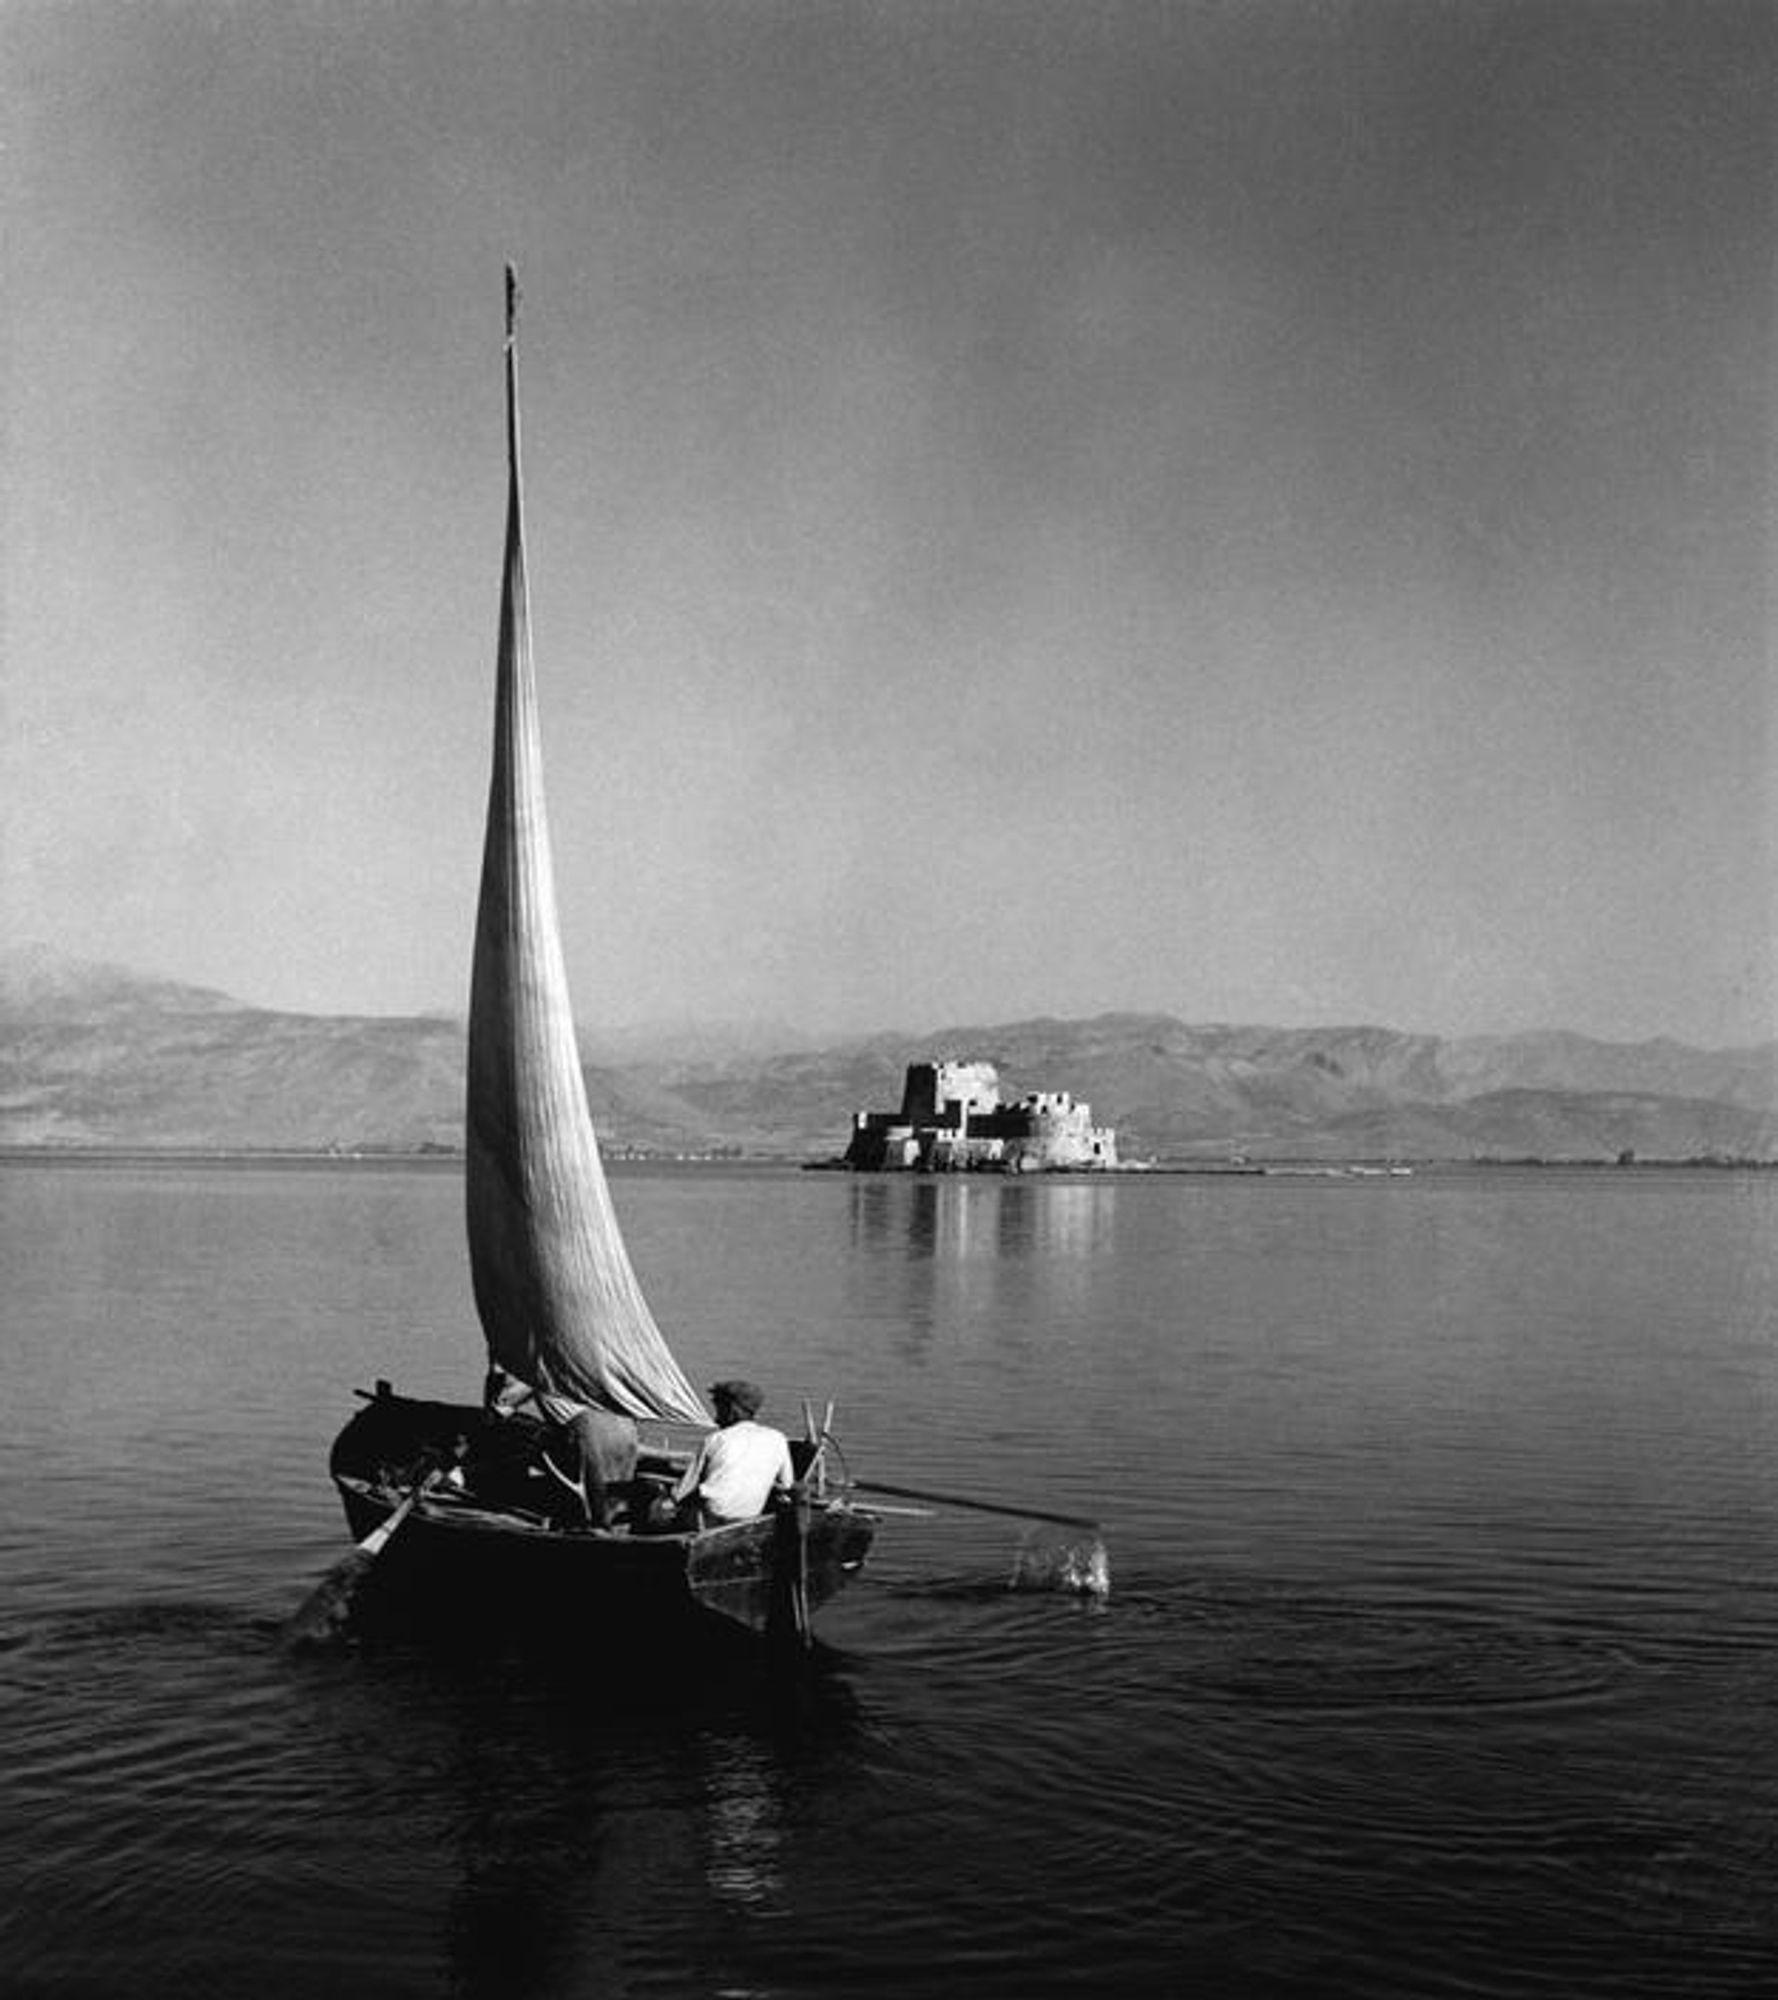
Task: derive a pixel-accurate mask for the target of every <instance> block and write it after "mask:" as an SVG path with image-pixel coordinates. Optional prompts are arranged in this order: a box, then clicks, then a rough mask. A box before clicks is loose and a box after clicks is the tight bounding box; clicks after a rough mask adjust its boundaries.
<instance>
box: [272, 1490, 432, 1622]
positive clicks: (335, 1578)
mask: <svg viewBox="0 0 1778 2000" xmlns="http://www.w3.org/2000/svg"><path fill="white" fill-rule="evenodd" d="M450 1471H451V1467H450V1466H448V1465H439V1466H434V1467H433V1469H432V1470H431V1471H430V1472H429V1473H427V1475H426V1477H425V1478H424V1479H422V1480H420V1481H418V1482H417V1483H416V1484H415V1485H413V1486H410V1487H409V1488H408V1490H407V1492H406V1493H405V1494H403V1496H402V1497H401V1499H400V1501H399V1502H398V1503H397V1504H396V1505H395V1506H394V1507H393V1508H392V1509H391V1510H390V1512H389V1513H388V1514H387V1515H386V1516H385V1517H384V1518H383V1519H382V1520H381V1521H379V1522H378V1523H377V1525H376V1526H375V1527H374V1528H372V1529H371V1531H370V1533H369V1534H368V1535H366V1536H365V1537H364V1539H363V1540H362V1541H360V1542H357V1543H355V1544H354V1545H353V1546H352V1547H351V1548H350V1549H348V1550H347V1551H346V1553H345V1554H344V1555H343V1556H341V1557H340V1559H339V1561H338V1562H336V1563H335V1564H334V1566H333V1567H332V1569H330V1570H329V1571H328V1572H327V1574H326V1575H325V1576H324V1577H323V1578H322V1579H321V1581H320V1582H319V1583H318V1584H316V1586H315V1588H314V1589H313V1590H311V1591H310V1592H309V1594H308V1596H307V1597H306V1598H304V1600H303V1602H302V1606H301V1608H300V1609H299V1610H298V1611H297V1612H296V1614H295V1616H294V1617H292V1618H291V1619H290V1621H289V1623H288V1624H286V1626H285V1627H284V1637H285V1639H286V1641H287V1642H289V1643H291V1644H293V1645H306V1644H310V1643H313V1642H314V1641H316V1640H319V1639H324V1638H326V1637H328V1636H329V1635H330V1634H331V1633H333V1632H335V1631H337V1630H338V1629H339V1627H340V1626H342V1625H343V1624H344V1623H345V1622H346V1619H347V1617H348V1616H349V1615H350V1613H351V1609H352V1600H353V1598H354V1597H356V1595H357V1593H358V1590H359V1587H360V1586H361V1585H362V1583H363V1582H364V1579H365V1577H366V1576H367V1575H369V1573H370V1567H371V1565H372V1563H374V1562H375V1561H376V1559H377V1557H378V1556H380V1555H381V1554H382V1553H383V1550H384V1549H385V1548H386V1547H387V1546H388V1542H389V1538H390V1536H392V1535H393V1534H394V1533H395V1531H396V1529H397V1528H399V1527H400V1526H401V1524H402V1522H403V1521H405V1520H406V1519H407V1517H408V1516H409V1515H410V1514H411V1513H412V1512H413V1511H414V1508H415V1507H416V1506H417V1505H418V1504H419V1503H420V1501H421V1500H423V1499H424V1498H425V1497H426V1495H427V1494H428V1493H430V1492H431V1491H432V1489H433V1487H435V1486H436V1485H437V1484H438V1483H439V1481H440V1480H441V1479H443V1478H444V1477H445V1476H446V1475H447V1474H448V1473H449V1472H450Z"/></svg>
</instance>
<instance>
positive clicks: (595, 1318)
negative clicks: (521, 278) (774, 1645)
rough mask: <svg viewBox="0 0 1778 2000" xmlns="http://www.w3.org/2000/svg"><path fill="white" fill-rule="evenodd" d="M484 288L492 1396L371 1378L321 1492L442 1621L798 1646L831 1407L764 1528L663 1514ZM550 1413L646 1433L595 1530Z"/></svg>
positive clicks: (483, 1213) (479, 1043)
mask: <svg viewBox="0 0 1778 2000" xmlns="http://www.w3.org/2000/svg"><path fill="white" fill-rule="evenodd" d="M506 286H507V292H506V348H505V375H506V458H507V501H506V544H505V559H504V570H503V579H502V587H501V601H500V623H499V642H498V647H497V654H496V672H495V709H494V741H493V767H492V774H491V778H490V782H489V787H488V807H487V827H486V836H485V842H484V847H483V855H482V874H481V892H480V900H479V904H478V908H477V917H476V931H475V947H474V964H473V971H472V975H471V981H470V1005H469V1038H468V1076H467V1092H466V1107H465V1108H466V1129H465V1172H464V1193H465V1220H466V1224H467V1230H468V1239H469V1260H470V1273H471V1279H472V1288H473V1292H474V1297H475V1304H476V1309H477V1313H478V1316H479V1318H480V1321H481V1327H482V1333H483V1336H484V1338H485V1342H486V1347H487V1359H488V1363H489V1383H490V1391H491V1389H492V1386H493V1385H494V1384H496V1383H499V1384H501V1385H503V1387H504V1390H505V1392H506V1393H505V1394H502V1395H500V1396H494V1395H492V1394H491V1393H486V1392H485V1393H484V1397H483V1401H482V1402H481V1403H480V1404H470V1403H462V1404H460V1403H450V1402H438V1401H427V1400H423V1399H417V1398H413V1397H408V1396H403V1395H399V1394H397V1393H396V1392H395V1390H394V1389H393V1388H392V1387H391V1385H390V1384H389V1383H388V1382H387V1381H379V1382H378V1383H377V1385H376V1388H375V1390H374V1392H365V1391H360V1392H359V1393H360V1396H361V1397H362V1398H363V1406H362V1407H361V1408H360V1409H359V1410H358V1411H357V1412H356V1413H355V1414H354V1415H353V1417H352V1418H351V1419H350V1421H349V1422H348V1423H347V1424H346V1426H345V1428H344V1429H343V1430H342V1431H341V1432H340V1434H339V1436H338V1438H337V1439H336V1440H335V1442H334V1446H333V1451H332V1456H331V1459H330V1462H329V1470H330V1472H331V1474H332V1477H333V1481H334V1484H335V1486H336V1487H337V1488H338V1491H339V1494H340V1498H341V1500H342V1502H343V1503H344V1507H345V1512H346V1520H347V1524H348V1526H349V1528H350V1530H351V1532H352V1534H353V1535H354V1536H355V1537H358V1538H360V1546H361V1547H365V1546H367V1545H370V1546H374V1547H376V1548H377V1549H378V1550H379V1551H380V1553H379V1555H378V1572H377V1573H378V1578H379V1587H380V1588H386V1589H389V1590H396V1591H401V1592H403V1593H405V1594H407V1595H409V1596H411V1595H412V1594H414V1593H416V1592H418V1593H420V1594H421V1595H422V1596H425V1595H427V1594H432V1595H434V1596H437V1597H441V1598H442V1599H443V1600H444V1601H446V1602H448V1603H449V1604H451V1605H452V1606H454V1607H457V1608H458V1609H459V1610H461V1609H463V1608H465V1607H468V1606H470V1605H475V1606H477V1607H478V1608H479V1607H480V1606H482V1605H483V1604H485V1603H486V1602H487V1600H488V1598H489V1596H490V1594H492V1595H493V1596H495V1597H501V1598H504V1599H505V1600H506V1602H507V1603H509V1604H511V1605H514V1606H522V1607H524V1608H525V1610H526V1611H527V1612H528V1613H530V1614H533V1615H535V1614H537V1613H539V1612H540V1611H541V1612H542V1614H543V1615H544V1616H545V1617H546V1618H548V1619H550V1620H551V1621H552V1622H560V1623H562V1624H563V1625H565V1626H568V1627H571V1628H572V1627H578V1628H583V1629H596V1630H598V1631H600V1632H601V1633H604V1634H608V1635H609V1634H619V1633H621V1634H622V1635H623V1636H624V1638H625V1640H626V1642H628V1641H630V1640H633V1639H636V1638H637V1637H638V1635H640V1634H641V1633H642V1632H644V1631H647V1630H652V1629H662V1630H668V1629H671V1630H681V1629H685V1630H691V1631H702V1632H704V1633H707V1634H710V1635H712V1636H714V1634H715V1633H717V1632H719V1631H725V1630H726V1631H732V1630H735V1629H737V1628H738V1629H739V1630H741V1631H745V1632H747V1633H751V1634H758V1635H784V1636H788V1637H791V1638H794V1639H797V1640H801V1641H803V1642H807V1640H808V1637H809V1629H810V1623H809V1622H810V1619H811V1617H812V1616H813V1614H814V1612H815V1611H816V1609H818V1608H819V1606H820V1605H821V1604H822V1603H824V1602H825V1601H826V1600H827V1599H828V1598H830V1597H832V1596H833V1594H834V1593H835V1592H836V1591H837V1590H838V1589H839V1588H840V1587H841V1586H842V1585H843V1584H844V1583H845V1582H846V1580H847V1579H848V1578H849V1577H851V1576H852V1575H853V1574H855V1573H856V1572H857V1570H858V1569H859V1568H860V1567H861V1566H862V1564H863V1562H864V1560H865V1557H866V1555H867V1553H868V1551H869V1549H870V1545H871V1540H872V1537H873V1534H874V1532H875V1527H876V1519H877V1517H876V1515H875V1513H873V1512H872V1511H870V1510H868V1509H866V1508H863V1507H859V1506H856V1505H854V1504H853V1503H852V1502H851V1500H850V1499H849V1498H848V1496H847V1491H846V1490H845V1489H844V1487H843V1486H842V1485H841V1484H840V1483H839V1482H838V1481H835V1482H834V1484H833V1485H832V1486H831V1487H830V1484H829V1478H828V1460H829V1452H830V1447H831V1446H832V1439H831V1435H830V1432H829V1428H828V1426H829V1423H830V1421H831V1405H829V1406H828V1417H827V1418H826V1419H823V1420H821V1421H819V1422H818V1421H817V1420H816V1418H815V1416H814V1406H813V1404H812V1403H805V1404H804V1412H805V1433H806V1434H805V1435H804V1436H803V1437H801V1438H798V1439H795V1440H793V1441H792V1443H791V1460H792V1466H793V1469H794V1471H795V1473H796V1475H797V1477H796V1482H795V1484H794V1486H793V1487H792V1488H791V1491H790V1495H789V1497H788V1498H787V1499H780V1500H779V1501H778V1502H777V1503H776V1504H774V1505H772V1506H771V1507H769V1508H768V1510H767V1511H766V1512H764V1513H761V1514H759V1515H758V1516H756V1517H754V1518H751V1519H747V1520H743V1521H738V1522H728V1523H724V1524H722V1525H717V1526H695V1525H693V1526H683V1527H682V1526H678V1525H675V1523H676V1522H677V1520H678V1519H679V1517H678V1516H676V1515H674V1514H673V1513H672V1512H671V1510H670V1507H669V1506H667V1505H666V1504H665V1503H666V1502H667V1501H668V1500H669V1499H670V1495H671V1490H672V1488H673V1486H674V1484H675V1482H676V1481H677V1479H678V1478H679V1475H680V1474H681V1472H682V1471H683V1469H684V1467H685V1465H686V1463H687V1461H688V1459H689V1457H690V1451H689V1449H688V1448H680V1449H675V1448H674V1447H673V1444H672V1442H671V1440H672V1437H673V1435H674V1430H673V1427H675V1426H682V1427H689V1429H690V1430H691V1431H692V1432H695V1431H696V1430H697V1429H699V1428H702V1429H708V1428H709V1426H710V1418H709V1416H708V1414H707V1413H706V1411H705V1408H704V1405H703V1402H702V1401H701V1399H700V1398H699V1396H698V1393H697V1391H696V1390H695V1389H694V1388H693V1387H692V1385H691V1383H690V1382H689V1381H688V1380H687V1378H686V1376H685V1374H684V1372H683V1370H682V1369H681V1367H680V1365H679V1363H678V1361H677V1360H676V1359H675V1358H674V1355H673V1353H672V1350H671V1349H670V1347H669V1346H668V1344H667V1341H666V1338H665V1336H664V1335H663V1334H662V1332H661V1329H660V1327H659V1326H658V1325H657V1323H656V1321H655V1318H654V1315H653V1313H652V1312H651V1311H650V1309H649V1306H648V1302H647V1300H646V1298H645V1297H644V1295H643V1292H642V1287H641V1284H640V1283H639V1281H638V1279H637V1276H636V1272H635V1270H634V1268H633V1266H632V1265H631V1262H630V1258H629V1254H628V1252H627V1250H626V1248H625V1245H624V1240H623V1235H622V1232H621V1231H620V1229H619V1226H618V1219H617V1215H616V1212H615V1209H614V1207H613V1204H612V1198H611V1191H610V1188H609V1186H608V1185H607V1182H606V1176H605V1170H604V1166H603V1163H602V1161H601V1158H600V1152H599V1143H598V1138H597V1135H596V1134H595V1132H594V1129H593V1123H592V1119H591V1116H590V1114H589V1112H588V1108H587V1100H586V1088H585V1082H584V1079H583V1077H582V1074H581V1069H580V1058H579V1053H578V1050H577V1047H576V1043H575V1036H574V1017H573V1011H572V1007H571V1005H570V1000H569V991H568V978H567V971H566V967H565V963H564V957H563V950H562V939H561V931H560V926H559V921H558V916H557V908H556V896H555V887H554V877H553V868H552V863H551V856H550V843H549V833H548V826H547V821H546V817H545V809H544V792H543V762H542V750H541V739H540V731H539V723H538V712H537V697H536V685H535V679H534V674H533V668H532V658H531V627H530V606H529V598H528V590H527V575H526V564H525V544H524V521H523V504H522V485H521V479H520V463H519V396H518V362H517V287H516V285H515V283H514V279H513V273H512V270H511V268H510V267H509V268H508V270H507V273H506ZM509 1405H512V1407H509ZM563 1408H568V1409H592V1410H600V1411H609V1412H615V1413H617V1414H618V1415H620V1416H623V1417H627V1418H630V1419H632V1420H635V1421H637V1422H638V1424H646V1425H649V1426H650V1427H651V1429H650V1430H648V1431H643V1432H642V1433H641V1435H642V1438H643V1448H642V1451H641V1455H640V1457H639V1459H638V1461H637V1466H636V1473H635V1477H634V1479H633V1480H632V1481H631V1482H629V1488H630V1490H629V1492H628V1493H627V1494H621V1495H620V1496H619V1502H620V1511H619V1514H618V1517H617V1518H616V1519H607V1518H605V1514H604V1510H603V1509H601V1510H599V1512H598V1514H597V1515H595V1513H594V1512H593V1510H590V1509H586V1508H582V1509H579V1510H576V1509H575V1508H574V1507H572V1506H571V1505H567V1504H565V1501H564V1494H563V1491H562V1489H563V1485H564V1480H563V1477H562V1474H561V1469H560V1466H559V1465H557V1464H556V1463H555V1461H554V1460H553V1458H552V1457H551V1455H550V1452H549V1445H550V1442H551V1436H552V1434H551V1431H550V1429H549V1424H548V1421H547V1414H546V1413H554V1414H559V1413H560V1411H561V1410H562V1409H563ZM655 1428H658V1430H659V1432H660V1435H658V1436H654V1435H653V1430H654V1429H655ZM569 1497H572V1496H569ZM663 1516H664V1518H665V1525H662V1521H663Z"/></svg>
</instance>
